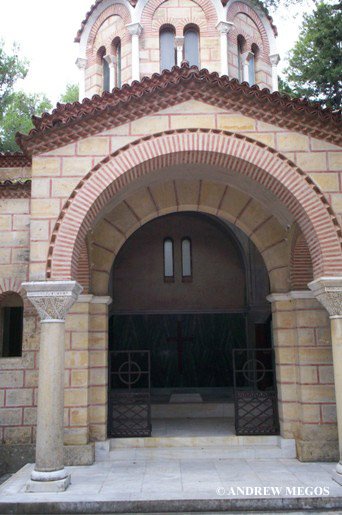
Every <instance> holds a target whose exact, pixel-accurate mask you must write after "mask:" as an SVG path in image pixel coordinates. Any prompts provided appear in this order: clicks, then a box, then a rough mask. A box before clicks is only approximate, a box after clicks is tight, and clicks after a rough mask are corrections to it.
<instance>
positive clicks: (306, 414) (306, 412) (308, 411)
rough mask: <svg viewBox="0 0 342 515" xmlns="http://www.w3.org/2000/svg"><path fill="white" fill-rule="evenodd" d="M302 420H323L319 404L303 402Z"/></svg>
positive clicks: (307, 421) (308, 421) (311, 421)
mask: <svg viewBox="0 0 342 515" xmlns="http://www.w3.org/2000/svg"><path fill="white" fill-rule="evenodd" d="M300 415H301V420H302V422H304V423H313V422H317V423H319V422H320V420H321V412H320V407H319V404H318V405H317V404H302V405H301V413H300Z"/></svg>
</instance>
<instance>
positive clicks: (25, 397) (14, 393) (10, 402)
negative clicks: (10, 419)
mask: <svg viewBox="0 0 342 515" xmlns="http://www.w3.org/2000/svg"><path fill="white" fill-rule="evenodd" d="M32 402H33V393H32V389H31V388H30V389H29V388H20V389H13V390H7V392H6V406H11V407H12V406H13V407H15V406H31V405H32Z"/></svg>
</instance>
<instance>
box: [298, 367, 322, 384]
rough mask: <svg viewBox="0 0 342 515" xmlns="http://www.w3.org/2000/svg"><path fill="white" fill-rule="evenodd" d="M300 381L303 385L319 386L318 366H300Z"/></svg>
mask: <svg viewBox="0 0 342 515" xmlns="http://www.w3.org/2000/svg"><path fill="white" fill-rule="evenodd" d="M298 374H299V381H300V383H301V384H305V383H309V384H317V383H318V372H317V367H316V366H303V365H301V366H299V367H298Z"/></svg>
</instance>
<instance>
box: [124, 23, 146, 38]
mask: <svg viewBox="0 0 342 515" xmlns="http://www.w3.org/2000/svg"><path fill="white" fill-rule="evenodd" d="M126 28H127V30H128V32H129V33H130V35H131V36H140V34H141V33H142V30H143V27H142V25H140V23H129V24H128V25H126Z"/></svg>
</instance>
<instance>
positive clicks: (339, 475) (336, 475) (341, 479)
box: [332, 462, 342, 486]
mask: <svg viewBox="0 0 342 515" xmlns="http://www.w3.org/2000/svg"><path fill="white" fill-rule="evenodd" d="M332 478H333V480H334V481H336V483H338V484H339V485H341V486H342V463H341V462H340V463H338V464H337V466H336V470H334V472H333V475H332Z"/></svg>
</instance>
